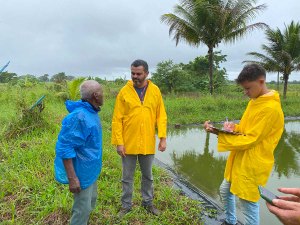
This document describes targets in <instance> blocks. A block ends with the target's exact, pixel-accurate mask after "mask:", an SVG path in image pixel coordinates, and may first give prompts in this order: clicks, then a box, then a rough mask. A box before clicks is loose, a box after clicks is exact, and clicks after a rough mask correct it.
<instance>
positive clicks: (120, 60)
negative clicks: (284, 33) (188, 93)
mask: <svg viewBox="0 0 300 225" xmlns="http://www.w3.org/2000/svg"><path fill="white" fill-rule="evenodd" d="M176 3H179V1H174V0H163V1H161V0H118V1H101V0H85V1H83V0H72V1H71V0H42V1H41V0H26V1H21V0H6V1H2V2H1V14H0V30H1V34H0V52H1V54H0V67H1V66H2V65H4V64H6V62H7V61H9V60H10V61H11V63H10V65H9V66H8V67H7V70H8V71H9V72H15V73H17V74H18V75H24V74H33V75H36V76H41V75H43V74H46V73H47V74H49V75H50V76H52V75H53V74H56V73H59V72H65V73H66V74H67V75H74V76H80V75H81V76H99V77H106V78H107V79H115V78H117V77H124V76H125V75H126V77H127V79H128V78H129V69H130V64H131V62H132V61H133V60H135V59H137V58H141V59H144V60H146V61H147V62H148V64H149V67H150V72H154V71H155V69H156V65H157V63H159V62H161V61H164V60H169V59H171V60H173V61H174V62H175V63H180V62H183V63H188V62H189V61H191V60H193V59H194V58H195V57H197V56H199V55H205V54H206V53H207V47H206V46H204V45H203V46H200V47H199V48H194V47H190V46H189V45H187V44H185V43H183V42H182V43H179V45H178V46H176V45H175V42H174V41H173V40H172V39H171V38H170V37H169V34H168V29H169V27H168V26H167V25H165V24H162V23H161V22H160V16H161V15H162V14H164V13H172V12H173V7H174V5H175V4H176ZM262 3H266V4H267V6H268V8H267V9H266V10H265V11H264V12H262V13H261V14H260V15H259V16H258V17H257V18H256V19H255V20H254V21H253V22H258V21H259V22H265V23H267V24H268V25H269V26H270V27H271V28H276V27H279V28H280V29H283V28H284V24H289V23H290V22H291V21H292V20H295V21H300V13H299V12H300V1H299V0H285V1H282V0H259V1H258V2H257V4H262ZM264 41H265V39H264V33H263V32H262V31H255V32H252V33H251V34H249V35H247V36H246V37H245V38H243V39H242V40H240V41H237V42H236V43H235V44H228V45H225V46H224V45H220V47H219V50H222V53H223V54H226V55H227V62H226V63H224V64H223V66H224V67H225V68H226V69H227V71H228V74H229V78H231V79H233V78H235V77H236V76H237V74H238V73H239V71H240V70H241V68H242V66H243V65H242V64H241V62H242V61H244V60H246V59H250V58H249V57H248V56H246V53H247V52H249V51H260V46H261V45H262V44H263V43H264ZM295 79H297V80H300V75H299V73H298V74H292V75H291V77H290V80H291V81H292V80H295ZM268 80H275V76H269V78H268Z"/></svg>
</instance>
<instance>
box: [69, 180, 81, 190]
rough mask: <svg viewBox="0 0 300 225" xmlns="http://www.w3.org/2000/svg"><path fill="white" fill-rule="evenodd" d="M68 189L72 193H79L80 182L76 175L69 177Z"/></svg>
mask: <svg viewBox="0 0 300 225" xmlns="http://www.w3.org/2000/svg"><path fill="white" fill-rule="evenodd" d="M68 179H69V190H70V192H72V193H79V192H80V191H81V188H80V182H79V180H78V178H77V177H69V178H68Z"/></svg>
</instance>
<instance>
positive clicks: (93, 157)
mask: <svg viewBox="0 0 300 225" xmlns="http://www.w3.org/2000/svg"><path fill="white" fill-rule="evenodd" d="M65 104H66V108H67V110H68V111H69V114H68V115H67V116H66V117H65V118H64V120H63V122H62V128H61V131H60V133H59V136H58V140H57V142H56V158H55V161H54V170H55V179H56V180H57V181H58V182H60V183H63V184H68V183H69V181H68V177H67V174H66V171H65V167H64V164H63V159H71V158H72V159H73V165H74V169H75V172H76V175H77V177H78V179H79V181H80V187H81V189H86V188H88V187H89V186H90V185H91V184H93V183H94V182H95V181H96V180H97V178H98V176H99V174H100V172H101V168H102V127H101V122H100V118H99V116H98V111H99V110H98V109H95V108H94V107H93V106H92V105H91V104H90V103H89V102H85V101H82V100H79V101H76V102H74V101H66V103H65Z"/></svg>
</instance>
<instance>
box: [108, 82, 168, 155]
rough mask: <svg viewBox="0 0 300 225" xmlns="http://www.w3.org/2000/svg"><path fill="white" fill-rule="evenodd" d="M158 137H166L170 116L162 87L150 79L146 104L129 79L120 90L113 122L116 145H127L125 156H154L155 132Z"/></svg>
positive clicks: (113, 135)
mask: <svg viewBox="0 0 300 225" xmlns="http://www.w3.org/2000/svg"><path fill="white" fill-rule="evenodd" d="M156 127H157V130H158V137H159V138H165V137H166V132H167V114H166V111H165V107H164V103H163V99H162V96H161V93H160V90H159V88H158V87H157V86H156V85H155V84H153V83H152V82H151V81H150V80H148V87H147V90H146V94H145V98H144V102H141V101H140V98H139V96H138V94H137V92H136V90H135V89H134V86H133V82H132V81H131V80H130V81H128V82H127V84H126V85H125V86H124V87H123V88H122V89H121V90H120V92H119V94H118V96H117V99H116V103H115V109H114V114H113V119H112V139H111V142H112V144H114V145H124V146H125V153H126V154H129V155H136V154H143V155H148V154H155V129H156Z"/></svg>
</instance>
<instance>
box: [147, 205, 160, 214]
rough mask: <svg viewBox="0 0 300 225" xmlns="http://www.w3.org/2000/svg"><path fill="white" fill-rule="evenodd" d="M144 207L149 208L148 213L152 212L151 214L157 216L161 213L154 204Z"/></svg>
mask: <svg viewBox="0 0 300 225" xmlns="http://www.w3.org/2000/svg"><path fill="white" fill-rule="evenodd" d="M143 207H144V208H145V209H146V210H147V212H148V213H151V214H153V215H155V216H159V215H160V211H159V210H158V209H157V208H155V206H154V205H145V206H143Z"/></svg>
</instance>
